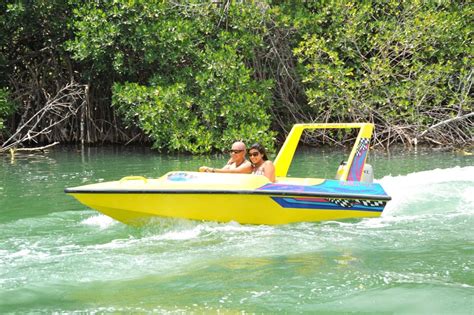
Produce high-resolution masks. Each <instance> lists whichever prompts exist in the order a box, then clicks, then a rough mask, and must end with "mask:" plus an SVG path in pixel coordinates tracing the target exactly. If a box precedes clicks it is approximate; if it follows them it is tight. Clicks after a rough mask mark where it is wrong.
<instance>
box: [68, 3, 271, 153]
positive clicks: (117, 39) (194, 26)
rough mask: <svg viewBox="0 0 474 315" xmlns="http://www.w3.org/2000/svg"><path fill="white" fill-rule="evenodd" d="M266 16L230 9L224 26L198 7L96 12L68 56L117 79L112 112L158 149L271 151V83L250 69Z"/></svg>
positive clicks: (143, 6)
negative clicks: (237, 144) (235, 145)
mask: <svg viewBox="0 0 474 315" xmlns="http://www.w3.org/2000/svg"><path fill="white" fill-rule="evenodd" d="M183 8H185V9H183ZM258 12H259V11H256V10H255V8H254V7H253V6H252V5H248V6H246V5H240V6H236V5H231V6H230V8H229V11H228V12H227V13H228V18H227V20H226V21H225V24H224V23H222V21H221V17H220V15H219V14H221V13H222V12H217V11H216V10H215V8H214V7H212V6H211V5H210V4H201V3H199V2H197V3H196V4H194V5H189V6H184V7H180V6H176V5H175V4H168V3H166V2H164V3H154V2H152V3H148V2H147V1H125V0H124V1H115V2H114V4H110V3H109V2H104V3H100V2H95V3H89V4H87V5H85V6H83V7H81V8H80V9H77V10H76V11H75V14H76V15H77V18H76V23H75V28H76V39H75V40H74V41H70V42H68V46H67V47H68V50H70V51H71V52H72V53H73V54H74V57H75V58H76V59H78V60H83V61H85V60H87V61H89V62H91V63H92V64H93V65H94V68H95V69H99V70H100V71H105V72H107V73H108V74H109V77H110V76H112V77H113V78H115V79H114V81H115V82H114V85H113V96H112V104H113V106H115V107H116V108H117V109H118V111H119V113H120V114H121V115H123V116H124V117H125V119H126V122H127V123H128V124H136V125H137V126H138V127H140V128H141V129H142V130H143V131H144V132H145V133H146V134H148V135H149V136H150V138H151V139H153V141H154V147H155V148H157V149H160V150H163V149H166V150H176V151H188V152H192V153H204V152H209V151H211V150H223V149H226V148H228V146H229V145H230V143H232V142H233V141H235V140H236V139H243V140H244V141H247V142H255V141H260V142H262V143H264V144H265V145H266V146H268V147H270V148H272V147H273V141H274V139H273V136H274V133H273V132H271V131H269V128H270V122H271V117H270V115H269V113H268V111H269V108H270V102H271V90H270V89H271V82H270V81H268V80H256V79H255V78H254V77H253V71H252V69H251V68H249V67H248V66H247V63H248V62H249V60H250V59H251V58H252V57H253V52H254V47H255V46H259V45H261V44H262V38H261V36H257V35H256V32H255V30H258V29H259V28H260V29H262V26H261V25H259V18H260V20H261V19H262V17H261V16H260V17H259V13H258ZM216 23H217V25H216ZM257 33H258V32H257ZM121 78H126V80H124V81H126V82H121V81H122V80H121Z"/></svg>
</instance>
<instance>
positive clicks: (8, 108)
mask: <svg viewBox="0 0 474 315" xmlns="http://www.w3.org/2000/svg"><path fill="white" fill-rule="evenodd" d="M14 110H15V103H14V102H13V101H11V100H10V95H9V92H8V90H7V89H6V88H0V131H2V129H3V128H4V125H3V123H4V120H5V118H7V117H8V116H10V115H11V114H13V112H14Z"/></svg>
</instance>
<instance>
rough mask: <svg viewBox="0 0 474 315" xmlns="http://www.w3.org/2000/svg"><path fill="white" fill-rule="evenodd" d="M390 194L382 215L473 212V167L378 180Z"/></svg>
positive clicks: (431, 171) (437, 170)
mask: <svg viewBox="0 0 474 315" xmlns="http://www.w3.org/2000/svg"><path fill="white" fill-rule="evenodd" d="M378 182H379V183H380V184H381V185H382V186H383V187H384V189H385V190H386V192H387V193H388V194H389V195H390V196H391V197H392V200H391V201H390V202H389V203H388V204H387V207H386V209H385V210H384V213H383V216H384V217H387V216H393V215H400V214H404V215H410V214H418V215H419V214H420V213H443V214H446V213H452V212H465V211H470V212H471V213H472V211H473V209H474V198H473V197H472V196H473V194H474V166H468V167H453V168H447V169H434V170H430V171H423V172H416V173H410V174H407V175H399V176H385V177H383V178H382V179H380V180H379V181H378Z"/></svg>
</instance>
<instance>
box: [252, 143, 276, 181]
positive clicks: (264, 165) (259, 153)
mask: <svg viewBox="0 0 474 315" xmlns="http://www.w3.org/2000/svg"><path fill="white" fill-rule="evenodd" d="M249 159H250V162H251V163H252V167H253V169H252V174H255V175H264V176H266V177H267V178H268V179H269V180H270V181H271V182H272V183H274V182H275V165H273V163H272V161H270V160H269V159H268V158H267V153H266V151H265V148H264V147H263V146H262V145H261V144H260V143H255V144H254V145H252V146H251V147H250V149H249Z"/></svg>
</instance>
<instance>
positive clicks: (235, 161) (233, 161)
mask: <svg viewBox="0 0 474 315" xmlns="http://www.w3.org/2000/svg"><path fill="white" fill-rule="evenodd" d="M246 153H247V147H246V146H245V143H243V142H242V141H237V142H234V143H233V144H232V149H231V150H230V159H229V161H228V162H227V164H226V165H224V167H223V168H212V167H208V166H201V167H200V168H199V171H200V172H211V173H251V172H252V164H251V163H250V162H249V161H247V160H246V159H245V154H246Z"/></svg>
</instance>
